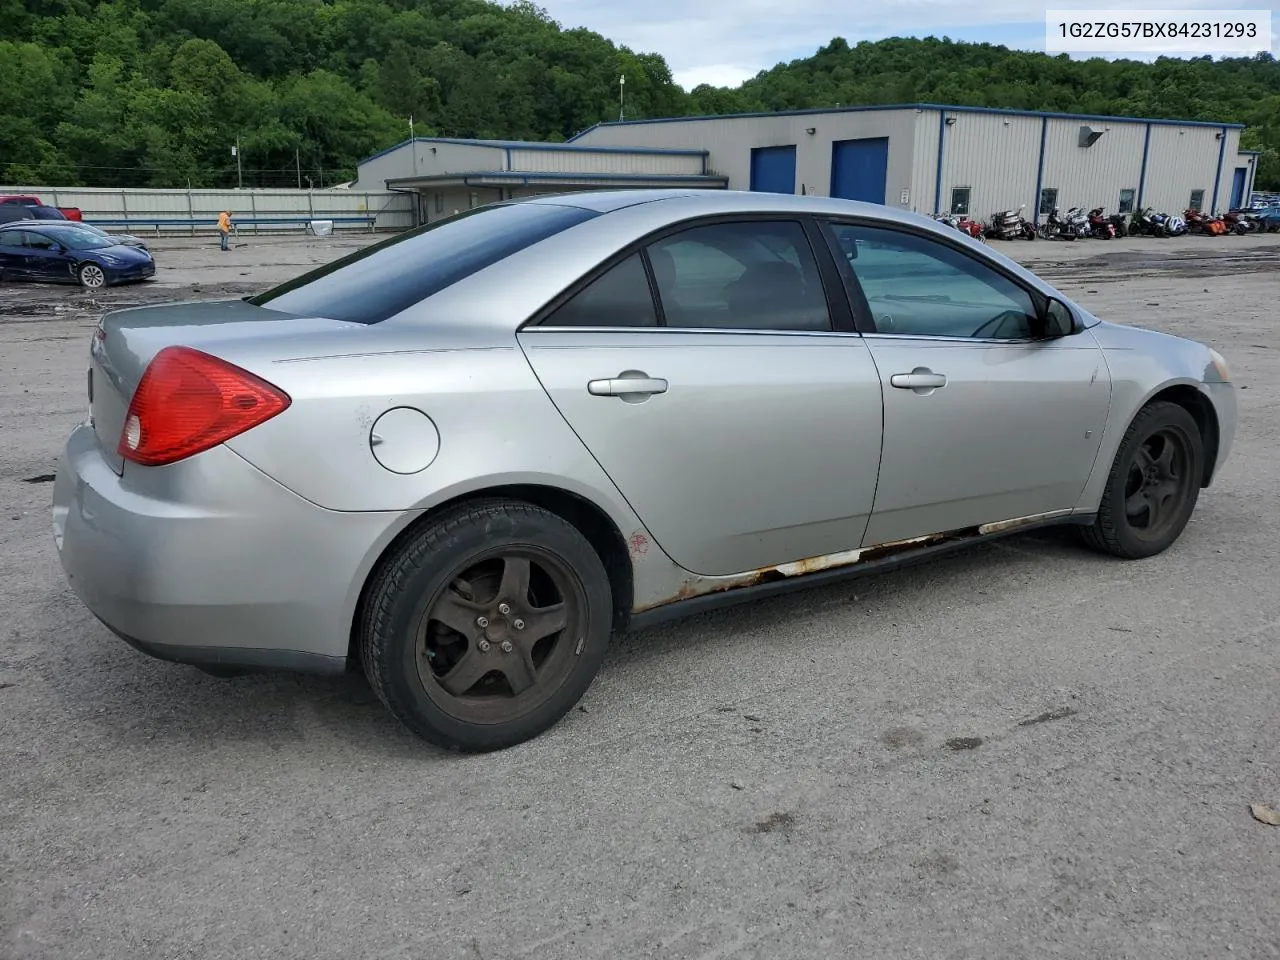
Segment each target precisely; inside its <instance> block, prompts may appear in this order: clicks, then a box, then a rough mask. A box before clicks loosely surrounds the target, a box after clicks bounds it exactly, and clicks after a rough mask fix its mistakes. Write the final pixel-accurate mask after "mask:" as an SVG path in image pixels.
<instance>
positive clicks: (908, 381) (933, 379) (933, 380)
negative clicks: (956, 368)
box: [889, 367, 947, 390]
mask: <svg viewBox="0 0 1280 960" xmlns="http://www.w3.org/2000/svg"><path fill="white" fill-rule="evenodd" d="M889 383H891V384H892V385H893V386H895V387H897V388H898V389H900V390H935V389H937V388H938V387H945V386H946V385H947V378H946V375H945V374H941V373H934V372H933V371H932V370H929V369H927V368H925V367H916V369H914V370H912V371H911V372H910V373H895V374H894V375H893V376H891V377H890V378H889Z"/></svg>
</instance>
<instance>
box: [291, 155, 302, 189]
mask: <svg viewBox="0 0 1280 960" xmlns="http://www.w3.org/2000/svg"><path fill="white" fill-rule="evenodd" d="M293 165H294V167H296V168H297V171H298V189H299V190H301V189H302V151H301V150H300V149H299V148H298V147H294V148H293Z"/></svg>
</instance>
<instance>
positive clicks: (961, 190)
mask: <svg viewBox="0 0 1280 960" xmlns="http://www.w3.org/2000/svg"><path fill="white" fill-rule="evenodd" d="M951 212H952V213H954V214H956V215H957V216H961V217H967V216H968V215H969V188H968V187H952V188H951Z"/></svg>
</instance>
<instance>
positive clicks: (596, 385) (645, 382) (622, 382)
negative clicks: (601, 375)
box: [587, 377, 667, 397]
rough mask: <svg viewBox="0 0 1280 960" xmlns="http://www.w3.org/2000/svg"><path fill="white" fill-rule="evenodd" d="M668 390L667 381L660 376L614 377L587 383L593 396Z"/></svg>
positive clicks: (588, 389)
mask: <svg viewBox="0 0 1280 960" xmlns="http://www.w3.org/2000/svg"><path fill="white" fill-rule="evenodd" d="M666 392H667V381H665V380H662V379H660V378H658V377H612V378H610V379H608V380H591V381H589V382H588V383H587V393H589V394H591V395H592V396H593V397H627V396H634V395H636V394H644V395H645V396H649V395H650V394H653V393H666Z"/></svg>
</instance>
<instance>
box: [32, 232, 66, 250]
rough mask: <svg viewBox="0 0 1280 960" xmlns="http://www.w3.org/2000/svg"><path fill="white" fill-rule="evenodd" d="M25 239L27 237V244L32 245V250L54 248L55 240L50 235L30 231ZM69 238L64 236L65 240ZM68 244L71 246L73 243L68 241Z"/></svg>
mask: <svg viewBox="0 0 1280 960" xmlns="http://www.w3.org/2000/svg"><path fill="white" fill-rule="evenodd" d="M25 239H26V243H25V246H28V247H30V248H31V249H32V250H52V249H53V240H51V239H50V238H49V237H46V236H45V235H44V234H43V233H30V232H28V233H27V234H26V235H25ZM67 239H68V238H66V237H64V238H63V240H64V242H65V241H66V240H67ZM67 246H71V244H70V243H67ZM72 249H75V248H74V247H72Z"/></svg>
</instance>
